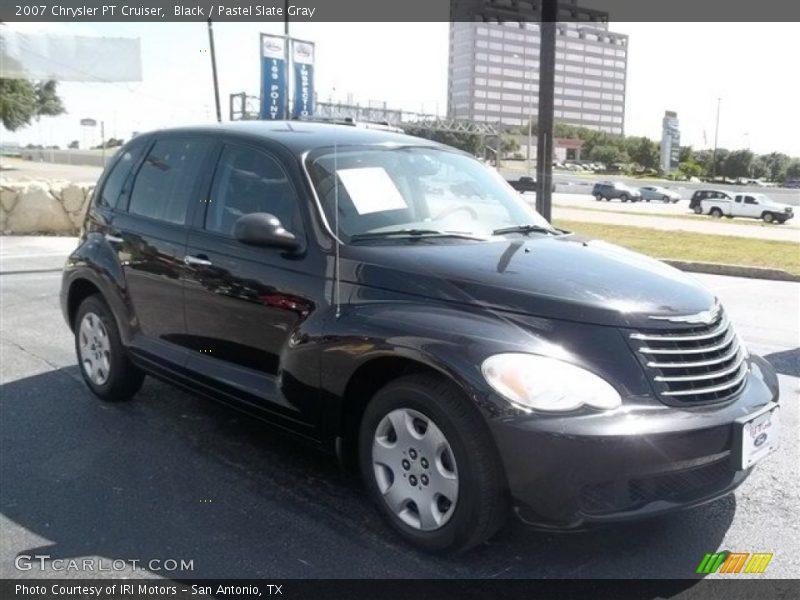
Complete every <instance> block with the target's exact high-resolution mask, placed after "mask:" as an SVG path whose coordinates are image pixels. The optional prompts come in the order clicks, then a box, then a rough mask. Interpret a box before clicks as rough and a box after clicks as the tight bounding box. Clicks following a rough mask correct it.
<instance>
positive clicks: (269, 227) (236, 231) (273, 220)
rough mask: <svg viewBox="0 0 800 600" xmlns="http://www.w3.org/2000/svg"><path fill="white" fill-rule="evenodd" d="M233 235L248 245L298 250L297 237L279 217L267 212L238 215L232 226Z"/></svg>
mask: <svg viewBox="0 0 800 600" xmlns="http://www.w3.org/2000/svg"><path fill="white" fill-rule="evenodd" d="M233 237H235V238H236V239H237V240H239V241H240V242H242V243H243V244H247V245H248V246H263V247H266V248H282V249H283V250H298V249H299V248H300V242H299V241H298V240H297V237H295V235H294V234H293V233H291V232H289V231H286V230H285V229H284V228H283V225H282V224H281V221H280V219H278V217H276V216H275V215H271V214H269V213H250V214H249V215H245V216H243V217H240V218H239V219H238V220H237V221H236V223H235V224H234V226H233Z"/></svg>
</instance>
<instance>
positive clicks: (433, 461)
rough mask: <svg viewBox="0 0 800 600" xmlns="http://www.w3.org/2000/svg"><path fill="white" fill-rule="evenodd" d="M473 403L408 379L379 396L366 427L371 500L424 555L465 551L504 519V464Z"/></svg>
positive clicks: (363, 457) (362, 455)
mask: <svg viewBox="0 0 800 600" xmlns="http://www.w3.org/2000/svg"><path fill="white" fill-rule="evenodd" d="M468 402H470V400H469V399H468V398H466V397H464V395H463V394H461V393H460V392H459V391H458V390H457V389H455V388H454V387H453V386H452V385H451V384H450V383H449V382H447V381H445V380H442V379H438V378H436V377H432V376H428V375H409V376H406V377H401V378H400V379H397V380H395V381H393V382H391V383H389V384H388V385H386V386H385V387H384V388H382V389H381V390H380V391H378V392H377V393H376V394H375V396H374V397H373V399H372V400H371V401H370V403H369V404H368V405H367V408H366V410H365V412H364V417H363V419H362V422H361V430H360V434H359V462H360V467H361V474H362V477H363V479H364V482H365V484H366V485H367V487H368V489H369V492H370V495H371V496H372V498H373V500H374V501H375V503H376V504H377V505H378V507H379V509H380V511H381V512H382V513H383V515H384V517H385V518H386V519H387V520H388V522H389V523H390V525H391V526H392V527H393V528H394V529H395V531H397V532H398V533H399V534H400V535H401V536H402V537H403V538H404V539H405V540H406V541H408V542H410V543H412V544H414V545H415V546H417V547H419V548H422V549H425V550H432V551H442V550H449V551H463V550H467V549H469V548H471V547H473V546H475V545H477V544H480V543H481V542H484V541H485V540H487V539H488V538H489V537H490V536H491V535H492V534H494V533H495V532H496V531H497V529H499V528H500V526H501V525H502V523H503V521H504V520H505V516H506V511H507V500H506V492H505V482H504V478H503V475H502V473H503V469H502V465H501V464H500V461H499V458H498V457H497V451H496V448H495V447H494V444H493V441H492V439H491V437H490V434H489V432H488V430H487V429H486V427H485V425H484V424H483V423H482V422H481V417H480V416H479V415H478V414H476V413H475V411H474V409H473V408H472V407H470V406H469V405H468V404H467V403H468Z"/></svg>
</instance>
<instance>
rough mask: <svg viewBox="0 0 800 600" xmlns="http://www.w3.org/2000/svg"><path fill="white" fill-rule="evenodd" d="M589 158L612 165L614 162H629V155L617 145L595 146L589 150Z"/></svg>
mask: <svg viewBox="0 0 800 600" xmlns="http://www.w3.org/2000/svg"><path fill="white" fill-rule="evenodd" d="M589 160H593V161H597V162H601V163H605V164H606V165H610V164H613V163H624V162H628V155H627V154H626V153H625V152H624V151H622V150H620V149H619V148H617V147H616V146H612V145H606V146H595V147H594V148H592V149H591V151H590V152H589Z"/></svg>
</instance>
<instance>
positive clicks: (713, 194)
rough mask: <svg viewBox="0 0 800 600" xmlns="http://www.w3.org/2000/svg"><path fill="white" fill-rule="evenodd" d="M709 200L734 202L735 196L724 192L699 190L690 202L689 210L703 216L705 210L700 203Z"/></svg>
mask: <svg viewBox="0 0 800 600" xmlns="http://www.w3.org/2000/svg"><path fill="white" fill-rule="evenodd" d="M707 198H712V199H713V198H721V199H725V198H727V199H729V200H732V199H733V195H732V194H729V193H728V192H726V191H724V190H697V191H696V192H695V193H694V194H692V198H691V199H690V200H689V208H690V209H691V210H693V211H694V212H695V213H696V214H698V215H700V214H702V213H703V209H702V207H701V206H700V202H701V201H702V200H705V199H707Z"/></svg>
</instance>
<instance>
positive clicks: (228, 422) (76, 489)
mask: <svg viewBox="0 0 800 600" xmlns="http://www.w3.org/2000/svg"><path fill="white" fill-rule="evenodd" d="M67 240H69V241H71V243H72V244H74V238H0V258H2V261H0V271H2V274H0V306H1V307H2V311H0V384H2V386H1V387H0V415H2V418H0V455H1V456H2V461H0V481H2V485H1V486H0V577H6V578H8V577H32V576H36V577H40V576H48V577H64V576H68V577H80V576H82V574H81V573H80V572H67V573H65V572H63V571H60V572H55V571H53V570H52V568H51V567H48V568H47V570H46V571H45V572H44V573H40V572H38V571H27V572H24V573H23V572H19V571H16V570H15V568H14V558H15V557H16V556H17V555H19V554H49V555H51V556H52V557H53V558H63V559H69V558H95V559H98V558H104V559H106V561H110V560H112V559H128V560H131V559H136V560H139V561H142V562H144V561H148V560H150V559H153V558H159V559H166V558H173V559H185V560H193V561H194V569H193V570H192V571H181V572H177V573H172V574H171V576H173V577H184V578H200V577H204V578H213V577H232V578H243V577H253V578H272V579H283V578H291V577H302V578H305V577H322V578H324V577H419V578H449V577H463V578H470V577H479V578H490V577H532V578H544V577H556V578H558V577H560V578H580V577H614V578H631V577H653V578H662V577H666V578H691V577H695V576H696V575H695V569H696V568H697V565H698V563H699V562H700V560H701V559H702V557H703V556H704V555H705V554H706V553H707V552H714V551H716V550H718V549H726V550H731V551H737V552H773V553H774V554H775V557H774V558H773V559H772V561H771V562H770V565H769V568H768V569H767V571H766V572H765V573H764V574H763V575H761V576H759V577H784V578H788V577H795V576H796V574H797V573H798V572H800V522H799V521H798V519H797V514H798V509H799V508H800V481H798V478H797V464H798V463H799V462H800V455H798V444H799V443H800V436H799V435H798V402H797V400H798V385H799V384H800V379H798V377H800V322H799V319H800V284H797V283H786V282H769V281H757V280H752V279H751V280H743V279H736V278H730V277H719V276H697V278H698V279H699V280H700V281H702V282H703V283H704V284H705V285H707V286H708V287H709V288H710V289H712V290H713V291H714V292H715V293H716V294H717V295H718V296H719V297H720V299H721V300H722V302H723V303H724V304H725V305H726V308H727V310H728V311H729V313H730V314H731V316H732V318H733V320H734V321H735V322H736V324H737V327H738V330H739V332H740V333H741V334H742V336H743V337H744V340H745V342H746V343H747V344H748V345H749V347H750V348H751V350H752V351H754V352H759V353H761V354H763V355H765V356H766V357H767V359H768V360H769V361H770V362H772V364H773V365H775V367H776V369H777V370H778V371H779V373H780V384H781V393H782V396H783V403H782V405H783V407H782V413H781V420H782V423H781V427H782V428H783V441H782V447H781V449H780V450H779V452H778V453H777V454H776V455H774V456H772V457H769V458H768V459H766V460H765V461H764V462H763V463H762V464H761V465H760V466H759V467H758V468H757V469H756V471H755V472H754V474H753V475H752V476H751V477H750V478H749V479H748V481H746V482H745V483H744V484H743V486H742V487H741V488H740V489H739V490H738V491H737V492H736V494H735V496H728V497H726V498H723V499H721V500H719V501H717V502H714V503H711V504H708V505H706V506H702V507H698V508H695V509H692V510H689V511H686V512H682V513H677V514H673V515H669V516H664V517H660V518H657V519H654V520H649V521H643V522H640V523H633V524H628V525H621V526H614V527H610V528H607V529H601V530H595V531H590V532H583V533H572V534H553V533H541V532H535V531H532V530H530V529H528V528H526V527H524V526H522V525H520V524H519V523H518V522H517V521H515V520H513V519H512V520H510V521H509V523H508V524H507V525H506V527H505V528H504V529H503V530H502V531H501V532H500V533H499V534H498V535H497V536H495V537H494V538H493V539H492V540H491V541H490V542H489V543H488V544H485V545H483V546H481V547H479V548H477V549H475V550H474V551H472V552H469V553H467V554H466V555H463V556H455V557H447V556H430V555H426V554H422V553H419V552H416V551H414V550H412V549H411V548H409V547H408V546H406V545H405V544H403V543H401V542H400V541H398V540H397V538H395V537H394V536H393V535H392V533H391V532H390V531H389V530H388V529H387V527H386V526H385V525H384V523H383V522H382V520H381V519H380V518H379V517H378V514H377V512H376V511H375V510H374V509H373V507H372V506H371V505H370V504H369V502H368V501H367V500H366V498H365V493H364V491H363V489H362V487H361V485H360V483H359V482H358V481H357V480H356V479H355V478H354V477H352V476H349V475H346V474H344V473H342V472H341V471H340V470H339V469H338V467H337V466H336V464H335V462H334V461H333V460H332V459H331V458H330V457H327V456H323V455H321V454H318V453H317V452H316V451H313V450H310V449H307V448H306V447H304V446H302V445H300V444H299V443H296V442H294V441H291V440H287V439H286V438H284V437H283V436H282V435H280V434H278V433H276V432H275V431H274V430H272V429H270V428H268V427H266V426H264V425H262V424H260V423H259V422H256V421H253V420H251V419H249V418H247V417H244V416H242V415H240V414H238V413H236V412H234V411H232V410H229V409H227V408H224V407H222V406H220V405H217V404H215V403H212V402H210V401H207V400H204V399H201V398H199V397H197V396H194V395H192V394H187V393H184V392H182V391H180V390H178V389H176V388H174V387H171V386H169V385H166V384H164V383H161V382H159V381H156V380H154V379H152V378H148V379H147V380H146V382H145V385H144V387H143V389H142V391H141V392H140V393H139V394H138V395H137V397H136V398H135V399H134V400H133V401H132V402H128V403H120V404H113V403H102V402H100V401H98V400H97V399H96V398H95V397H94V396H92V395H91V394H90V393H89V392H88V390H87V389H86V387H85V386H84V384H83V382H82V381H81V377H80V374H79V372H78V368H77V365H76V363H75V355H74V348H73V339H72V336H71V333H70V331H69V329H68V328H67V326H66V325H65V324H64V322H63V319H62V317H61V314H60V310H59V307H58V292H59V287H60V281H61V274H60V272H58V269H59V268H60V266H61V265H62V264H63V262H64V253H65V252H66V251H67V247H69V246H70V245H71V244H70V243H69V242H68V241H67ZM51 242H52V244H53V245H51ZM62 244H63V246H62ZM14 272H16V274H13V273H14ZM531 460H535V457H533V456H532V457H531ZM543 485H546V483H545V482H543ZM114 574H115V575H117V576H120V575H125V576H131V575H133V574H134V573H133V571H132V570H131V569H127V570H126V571H123V572H121V573H114ZM135 574H136V575H138V576H142V575H144V576H155V575H162V576H163V575H165V574H164V573H151V572H145V573H144V574H142V573H140V572H136V573H135ZM167 575H169V574H167ZM100 576H109V573H101V574H100ZM687 585H688V584H687Z"/></svg>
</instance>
